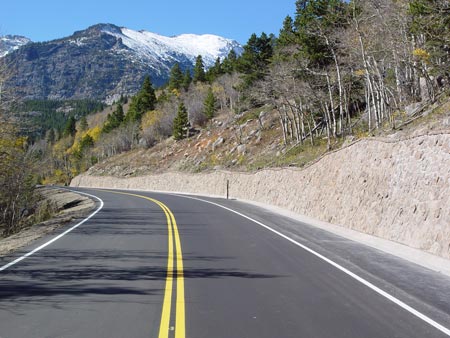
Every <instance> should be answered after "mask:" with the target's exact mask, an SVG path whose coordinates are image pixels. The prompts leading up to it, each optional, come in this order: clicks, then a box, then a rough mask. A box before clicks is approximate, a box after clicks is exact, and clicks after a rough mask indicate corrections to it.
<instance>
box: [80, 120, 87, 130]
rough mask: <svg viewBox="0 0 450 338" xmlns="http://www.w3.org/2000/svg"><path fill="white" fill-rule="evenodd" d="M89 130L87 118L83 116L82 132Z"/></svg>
mask: <svg viewBox="0 0 450 338" xmlns="http://www.w3.org/2000/svg"><path fill="white" fill-rule="evenodd" d="M88 128H89V125H88V122H87V119H86V116H83V117H82V118H81V120H80V130H81V131H86V130H87V129H88Z"/></svg>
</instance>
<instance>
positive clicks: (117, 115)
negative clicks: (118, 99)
mask: <svg viewBox="0 0 450 338" xmlns="http://www.w3.org/2000/svg"><path fill="white" fill-rule="evenodd" d="M124 119H125V116H124V113H123V107H122V105H121V104H120V103H118V104H117V106H116V110H114V112H113V113H112V114H108V116H107V117H106V122H105V124H104V125H103V128H102V132H104V133H109V132H110V131H111V130H113V129H115V128H117V127H119V126H120V125H121V124H122V122H123V120H124Z"/></svg>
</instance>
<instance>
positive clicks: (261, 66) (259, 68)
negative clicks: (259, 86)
mask: <svg viewBox="0 0 450 338" xmlns="http://www.w3.org/2000/svg"><path fill="white" fill-rule="evenodd" d="M272 55H273V37H271V36H267V34H265V33H261V36H259V37H258V36H257V35H256V34H255V33H253V34H252V35H251V37H250V39H249V40H248V42H247V44H246V45H245V46H244V52H243V53H242V55H241V57H240V58H239V59H238V60H237V69H238V70H239V71H240V72H241V73H243V74H245V76H244V77H243V80H244V83H243V87H244V88H248V87H250V86H251V84H252V83H254V82H255V81H256V80H260V79H262V78H263V77H264V75H265V74H266V71H267V67H268V65H269V63H270V59H271V57H272Z"/></svg>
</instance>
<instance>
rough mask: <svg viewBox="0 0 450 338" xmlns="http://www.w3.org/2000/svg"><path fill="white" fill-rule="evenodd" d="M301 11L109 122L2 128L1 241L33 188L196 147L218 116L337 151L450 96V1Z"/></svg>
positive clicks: (118, 107) (93, 107) (314, 6)
mask: <svg viewBox="0 0 450 338" xmlns="http://www.w3.org/2000/svg"><path fill="white" fill-rule="evenodd" d="M295 8H296V12H295V16H294V17H290V16H287V17H286V18H285V20H284V21H283V22H282V23H280V26H281V28H280V31H279V33H278V35H274V34H269V35H268V34H265V33H261V34H260V35H257V34H253V35H251V36H250V37H249V39H248V42H247V44H246V45H245V46H244V51H243V53H242V55H237V54H236V53H235V52H234V51H232V52H230V54H229V55H228V57H227V58H225V59H223V60H221V59H218V60H217V61H216V63H215V65H214V66H213V67H211V68H209V69H205V67H204V65H203V61H202V57H201V56H198V57H197V59H196V62H195V66H194V67H193V68H192V69H181V67H180V65H178V64H174V65H173V67H172V69H171V74H170V79H169V81H168V82H167V84H166V85H164V86H163V87H161V88H154V86H153V85H152V82H151V78H150V77H146V79H145V81H144V83H143V84H142V87H141V90H140V91H139V92H138V93H137V94H136V95H135V96H133V97H130V98H128V97H121V98H120V100H118V102H116V103H115V104H114V106H113V107H111V108H110V110H109V113H108V114H107V116H106V118H105V120H104V121H101V122H98V121H97V122H96V121H95V120H89V118H88V117H89V116H88V114H89V113H91V112H95V111H98V110H101V108H103V107H100V106H98V104H97V103H95V102H89V101H86V102H85V103H84V105H85V106H82V107H83V109H81V110H82V113H79V114H66V115H61V116H63V120H61V119H58V120H55V118H54V117H50V116H48V113H47V115H45V114H42V115H40V116H41V121H40V122H39V126H40V128H41V130H40V134H41V136H42V137H41V138H40V139H36V140H30V139H29V138H27V137H26V136H24V135H21V133H20V130H19V128H18V127H17V126H13V125H11V126H10V125H8V124H6V123H4V124H2V131H1V135H2V136H1V139H0V165H1V167H2V168H5V169H7V170H2V172H1V174H0V190H1V191H2V193H1V194H0V207H1V210H2V215H1V218H0V226H1V227H2V229H3V232H4V233H5V234H9V233H13V232H15V231H17V229H19V228H20V227H21V226H23V224H25V223H24V222H23V221H22V219H24V218H26V217H27V214H28V211H27V210H28V209H29V207H27V205H29V200H30V199H31V197H30V196H31V195H32V193H31V192H32V189H33V187H34V185H35V184H36V183H44V184H47V183H59V184H61V183H62V184H68V183H69V182H70V179H71V178H72V177H74V176H75V175H77V174H79V173H81V172H83V171H85V170H87V169H88V168H89V167H90V166H92V165H93V164H95V163H97V162H98V161H101V160H103V159H105V158H107V157H111V156H114V155H117V154H119V153H122V152H125V151H129V150H131V149H134V148H151V147H152V146H154V145H155V144H156V143H158V142H161V141H163V140H165V139H167V138H169V137H173V138H174V139H175V140H181V139H184V138H189V137H191V135H192V129H193V128H202V127H204V126H206V125H207V123H208V121H210V120H211V119H212V118H213V117H214V116H215V115H216V114H218V113H219V112H223V111H228V112H231V113H233V114H239V113H241V112H243V111H247V110H250V109H252V108H254V107H260V106H264V105H267V106H270V107H271V108H272V109H273V111H274V112H276V114H277V116H278V123H279V127H280V128H281V130H282V135H283V145H284V146H290V145H295V144H303V143H308V144H310V145H311V146H314V145H315V144H317V143H318V142H320V140H326V145H327V149H328V150H332V149H333V146H334V144H336V143H337V142H339V140H342V139H343V138H345V137H347V136H349V135H353V134H354V133H355V132H356V130H357V131H358V133H362V134H364V135H370V134H371V133H373V132H374V131H376V130H377V129H379V128H392V129H395V128H397V127H398V124H399V123H400V122H399V121H401V118H402V116H403V115H404V114H406V112H405V111H406V110H407V109H420V107H421V106H420V105H417V103H420V104H422V105H425V104H430V103H432V102H434V101H435V100H436V99H437V98H438V97H439V96H440V95H443V94H445V93H447V94H448V91H449V81H450V4H449V1H445V0H351V1H343V0H298V1H296V2H295ZM5 73H6V72H3V73H2V72H1V70H0V76H1V75H2V74H5ZM6 101H7V100H6V99H5V98H3V101H2V99H0V103H1V109H2V110H6V109H9V108H8V107H10V105H8V104H7V103H8V102H6ZM28 104H30V105H33V104H34V105H35V106H36V105H37V103H36V102H34V103H28ZM416 106H417V107H418V108H411V107H416ZM41 110H42V111H44V112H45V109H41ZM14 168H23V170H20V171H18V170H15V169H14Z"/></svg>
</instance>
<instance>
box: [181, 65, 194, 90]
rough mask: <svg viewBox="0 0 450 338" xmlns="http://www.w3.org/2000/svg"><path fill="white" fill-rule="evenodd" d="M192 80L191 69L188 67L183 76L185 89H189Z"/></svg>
mask: <svg viewBox="0 0 450 338" xmlns="http://www.w3.org/2000/svg"><path fill="white" fill-rule="evenodd" d="M191 82H192V76H191V71H190V70H189V69H186V71H185V72H184V76H183V89H184V90H185V91H187V90H188V89H189V86H190V84H191Z"/></svg>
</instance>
